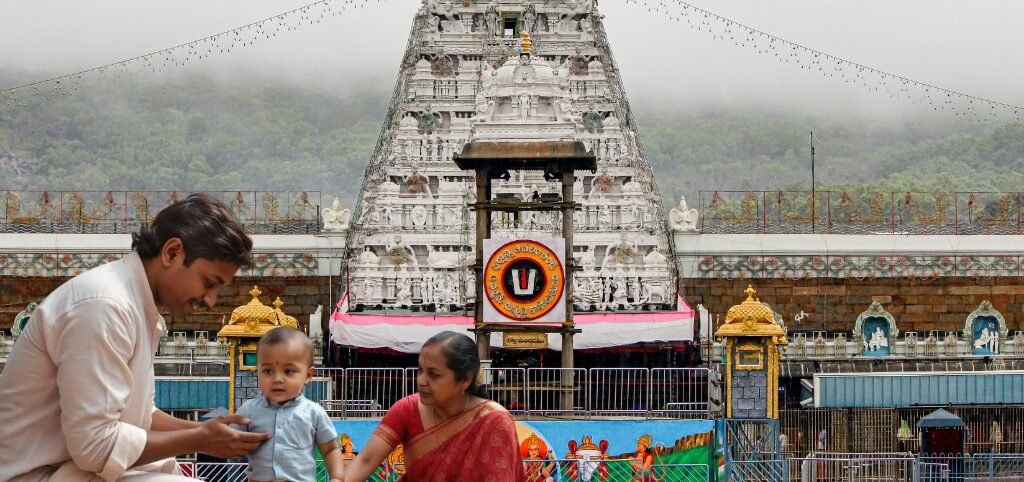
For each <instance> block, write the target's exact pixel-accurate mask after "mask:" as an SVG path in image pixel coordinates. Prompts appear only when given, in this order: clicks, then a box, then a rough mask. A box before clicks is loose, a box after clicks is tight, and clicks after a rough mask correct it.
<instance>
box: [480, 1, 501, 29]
mask: <svg viewBox="0 0 1024 482" xmlns="http://www.w3.org/2000/svg"><path fill="white" fill-rule="evenodd" d="M500 17H501V14H499V13H498V4H497V3H495V2H491V3H490V4H489V5H487V10H484V23H485V25H486V27H487V35H489V36H492V37H493V36H495V35H500V34H501V28H500V27H499V26H498V21H499V19H500Z"/></svg>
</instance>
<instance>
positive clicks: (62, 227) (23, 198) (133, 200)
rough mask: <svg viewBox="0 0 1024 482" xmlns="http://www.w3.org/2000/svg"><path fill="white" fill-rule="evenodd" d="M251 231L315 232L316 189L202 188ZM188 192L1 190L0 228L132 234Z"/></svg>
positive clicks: (317, 216)
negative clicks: (232, 189)
mask: <svg viewBox="0 0 1024 482" xmlns="http://www.w3.org/2000/svg"><path fill="white" fill-rule="evenodd" d="M206 193H207V194H209V195H211V196H213V197H215V198H217V199H220V200H221V201H223V202H224V204H226V205H227V206H228V207H229V208H230V209H231V211H232V212H233V213H234V214H235V216H237V217H238V220H239V221H240V222H241V223H242V227H243V228H245V231H246V232H248V233H250V234H316V233H319V232H320V207H321V206H322V205H323V204H322V200H321V194H320V192H319V191H207V192H206ZM189 194H191V192H188V191H3V198H4V201H3V203H2V204H0V232H4V233H84V234H95V233H103V234H120V233H132V232H136V231H138V229H139V226H141V225H143V224H149V223H151V222H153V218H154V217H155V216H156V214H157V213H158V212H159V211H160V210H161V209H163V208H164V207H166V206H168V205H170V204H171V203H172V202H174V201H177V200H180V199H185V198H186V197H187V196H188V195H189Z"/></svg>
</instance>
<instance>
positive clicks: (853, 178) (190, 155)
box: [0, 75, 1024, 206]
mask: <svg viewBox="0 0 1024 482" xmlns="http://www.w3.org/2000/svg"><path fill="white" fill-rule="evenodd" d="M0 78H2V75H0ZM391 89H392V85H389V84H385V83H382V82H367V83H362V84H360V83H354V84H352V85H351V86H349V87H347V88H345V89H344V90H343V91H341V92H338V90H339V89H334V90H328V89H326V88H323V87H314V86H308V85H297V84H294V83H287V82H275V81H272V80H268V79H265V78H263V79H256V78H253V79H248V81H242V80H240V79H239V78H233V79H232V80H230V81H223V80H214V79H212V78H209V77H207V76H203V75H191V76H177V77H174V78H171V79H165V80H163V81H160V82H153V81H142V80H131V79H129V80H123V79H122V80H120V81H118V82H117V83H116V84H104V85H102V86H94V87H89V88H83V89H82V90H80V91H79V92H77V93H75V94H74V95H70V96H64V97H59V98H56V99H53V100H46V101H42V102H38V103H35V104H32V105H30V106H28V107H19V108H7V109H4V110H0V170H2V174H3V182H2V183H0V186H2V188H3V189H20V190H25V189H31V190H98V191H107V190H213V191H217V190H289V191H321V192H322V193H323V194H324V202H325V203H326V202H329V201H328V200H329V199H330V196H334V195H337V196H339V197H340V198H341V199H342V201H343V203H344V204H345V205H346V206H351V205H352V203H353V202H354V200H355V198H356V196H357V193H358V190H359V188H360V184H361V180H362V175H363V170H364V168H365V166H366V164H367V161H368V159H369V156H370V154H371V153H372V151H373V148H374V146H375V144H376V141H377V136H378V134H379V132H380V129H381V122H382V119H383V117H384V114H385V110H386V109H387V106H388V104H389V102H390V95H391ZM633 105H634V107H633V108H634V109H635V110H634V116H635V117H636V120H637V124H638V125H639V128H640V135H641V138H642V140H643V143H644V145H645V149H646V153H647V156H648V160H649V162H650V163H651V166H652V168H653V170H654V173H655V175H656V177H657V181H658V185H659V188H660V190H661V194H662V196H663V198H664V199H665V202H666V204H668V205H672V204H675V202H676V201H675V200H677V199H678V196H679V194H681V193H685V194H686V195H687V197H688V198H689V199H691V201H690V204H691V205H696V204H697V202H696V196H697V192H698V191H701V190H772V189H809V188H810V184H811V173H810V164H811V152H810V151H811V149H810V142H809V141H810V138H809V133H810V132H811V131H813V132H814V146H815V171H816V182H817V188H818V189H829V188H833V189H849V190H885V191H890V190H892V191H939V190H946V191H952V190H957V191H972V190H973V191H1012V190H1020V189H1021V186H1024V182H1022V181H1024V174H1022V173H1021V171H1022V169H1021V166H1024V127H1022V126H1020V125H990V124H984V123H978V122H970V121H965V120H962V119H959V118H954V117H952V116H948V115H941V114H936V115H932V116H922V117H915V118H911V117H905V118H900V119H890V120H885V121H882V120H878V119H874V118H866V117H857V116H839V115H829V116H822V115H810V114H806V113H801V112H798V111H796V110H793V111H789V112H783V111H777V110H767V109H763V108H756V107H749V108H735V107H732V108H728V109H725V110H713V109H710V108H704V109H702V110H698V111H687V110H683V109H681V108H675V107H673V106H671V105H669V106H666V105H662V104H658V103H656V102H653V101H651V100H641V101H634V103H633Z"/></svg>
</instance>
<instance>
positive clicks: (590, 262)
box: [580, 245, 597, 272]
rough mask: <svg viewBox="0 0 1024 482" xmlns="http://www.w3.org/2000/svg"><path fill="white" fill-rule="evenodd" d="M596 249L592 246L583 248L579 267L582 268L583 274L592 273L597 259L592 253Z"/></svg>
mask: <svg viewBox="0 0 1024 482" xmlns="http://www.w3.org/2000/svg"><path fill="white" fill-rule="evenodd" d="M596 250H597V247H596V246H594V245H591V246H589V247H588V246H584V247H583V253H582V255H581V256H580V266H582V267H583V271H584V272H593V271H594V267H595V266H597V259H595V258H594V251H596Z"/></svg>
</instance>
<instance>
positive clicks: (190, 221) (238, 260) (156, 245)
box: [132, 194, 252, 268]
mask: <svg viewBox="0 0 1024 482" xmlns="http://www.w3.org/2000/svg"><path fill="white" fill-rule="evenodd" d="M171 238H179V239H181V244H182V245H184V247H185V266H189V265H191V264H192V262H193V261H195V260H196V258H205V259H210V260H218V261H226V262H229V263H234V264H237V265H238V267H239V268H248V267H250V266H252V257H251V256H250V255H249V252H250V251H252V239H250V238H249V236H248V235H246V234H245V232H244V231H243V230H242V225H241V224H240V223H239V222H238V219H236V218H235V215H234V214H232V213H231V211H230V210H229V209H228V207H227V206H225V205H224V203H222V202H220V201H218V200H217V199H214V198H212V197H210V196H209V195H206V194H191V195H189V197H187V198H185V200H183V201H177V202H175V203H174V204H171V205H170V206H167V207H166V208H164V209H163V210H161V211H160V212H159V213H157V215H156V219H154V220H153V224H151V225H149V226H145V225H143V226H142V227H141V228H139V232H138V233H133V234H132V249H133V250H135V251H136V252H137V253H139V256H140V257H142V259H152V258H155V257H157V256H159V255H160V250H161V249H163V247H164V244H165V243H167V240H169V239H171Z"/></svg>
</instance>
